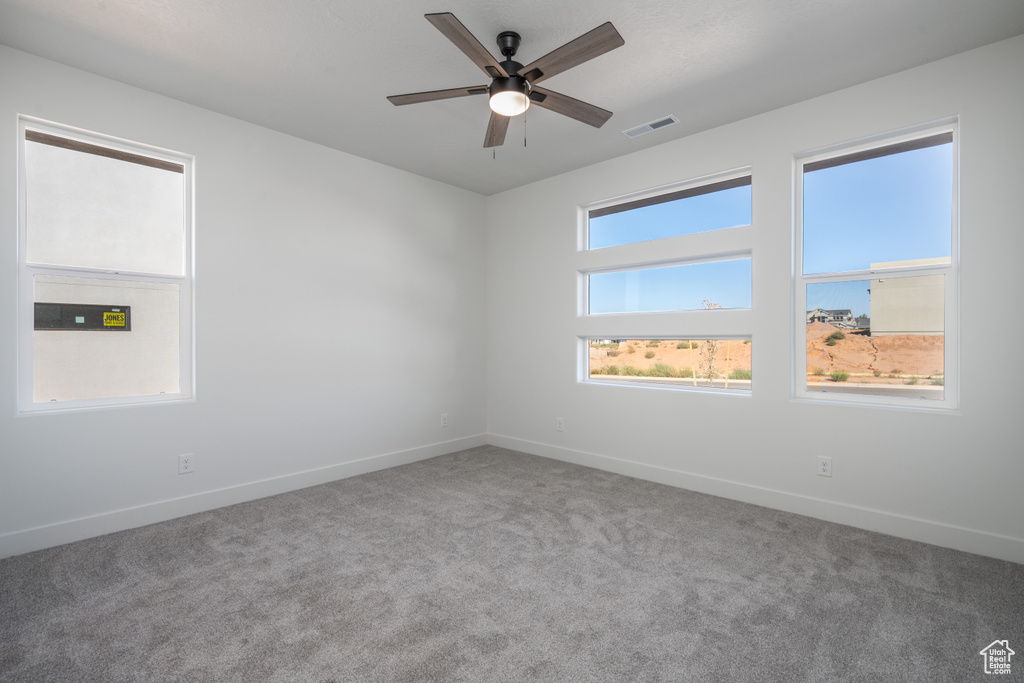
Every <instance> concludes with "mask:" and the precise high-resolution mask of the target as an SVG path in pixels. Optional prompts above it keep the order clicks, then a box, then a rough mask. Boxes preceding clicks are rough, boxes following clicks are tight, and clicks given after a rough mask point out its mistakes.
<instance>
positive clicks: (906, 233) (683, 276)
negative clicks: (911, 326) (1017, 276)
mask: <svg viewBox="0 0 1024 683" xmlns="http://www.w3.org/2000/svg"><path fill="white" fill-rule="evenodd" d="M952 147H953V146H952V144H944V145H937V146H933V147H926V148H924V149H918V150H912V151H909V152H903V153H900V154H890V155H888V156H883V157H878V158H875V159H867V160H864V161H859V162H855V163H851V164H844V165H841V166H834V167H832V168H826V169H821V170H818V171H812V172H810V173H805V174H804V207H803V208H804V272H805V274H816V273H825V272H844V271H851V270H867V269H868V268H870V266H871V264H872V263H879V262H884V261H903V260H910V259H923V258H937V257H949V256H950V255H951V253H952V244H951V232H952V231H951V221H952V210H951V207H952V200H953V196H952V187H953V175H952V174H953V158H952V154H953V149H952ZM754 182H755V183H756V182H757V178H756V177H755V178H754ZM751 215H752V214H751V188H750V186H746V187H737V188H732V189H729V190H722V191H719V192H713V193H710V194H704V195H698V196H696V197H688V198H685V199H680V200H676V201H673V202H665V203H663V204H656V205H654V206H648V207H644V208H641V209H634V210H632V211H623V212H621V213H615V214H610V215H608V216H601V217H598V218H594V219H591V220H590V222H589V229H590V234H589V245H590V248H591V249H597V248H601V247H608V246H615V245H619V244H626V243H630V242H640V241H645V240H651V239H659V238H663V237H670V236H675V235H688V234H692V233H697V232H706V231H709V230H717V229H721V228H728V227H733V226H737V225H746V224H748V223H750V222H751ZM869 287H870V281H869V280H858V281H853V282H845V283H834V284H828V285H812V286H810V287H808V291H807V308H808V309H813V308H817V307H820V308H825V309H837V308H838V309H843V308H847V309H850V310H851V311H853V314H854V315H860V314H869V313H870V310H871V308H870V297H869V295H868V291H867V290H868V288H869ZM706 297H711V298H712V299H714V300H715V301H716V302H717V303H720V304H722V306H723V307H724V308H749V307H750V305H751V270H750V259H740V260H734V261H722V262H716V263H706V264H693V265H687V266H674V267H664V268H651V269H644V270H638V271H625V272H616V273H599V274H594V275H592V276H591V278H590V312H591V313H610V312H624V311H661V310H690V309H699V308H700V307H701V301H702V300H703V299H704V298H706Z"/></svg>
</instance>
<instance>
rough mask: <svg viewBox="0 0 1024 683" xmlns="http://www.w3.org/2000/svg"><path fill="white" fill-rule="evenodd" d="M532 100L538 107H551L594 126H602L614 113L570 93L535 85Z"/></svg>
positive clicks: (556, 111)
mask: <svg viewBox="0 0 1024 683" xmlns="http://www.w3.org/2000/svg"><path fill="white" fill-rule="evenodd" d="M530 100H531V101H532V102H533V103H534V104H536V105H537V106H538V107H543V108H544V109H550V110H551V111H553V112H555V113H558V114H562V115H563V116H568V117H569V118H570V119H576V120H577V121H582V122H583V123H586V124H587V125H590V126H593V127H594V128H600V127H601V126H603V125H604V124H605V122H606V121H608V119H610V118H611V117H612V113H611V112H610V111H608V110H607V109H601V107H595V106H594V105H592V104H587V103H586V102H582V101H580V100H577V99H574V98H572V97H569V96H568V95H563V94H562V93H557V92H555V91H553V90H545V89H544V88H537V87H534V88H533V92H532V93H530Z"/></svg>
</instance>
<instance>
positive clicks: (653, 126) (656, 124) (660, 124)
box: [622, 116, 679, 138]
mask: <svg viewBox="0 0 1024 683" xmlns="http://www.w3.org/2000/svg"><path fill="white" fill-rule="evenodd" d="M676 123H679V119H677V118H676V117H675V116H665V117H663V118H660V119H658V120H657V121H651V122H650V123H645V124H643V125H642V126H634V127H632V128H628V129H626V130H624V131H622V134H623V135H625V136H626V137H627V138H638V137H640V136H641V135H647V134H648V133H653V132H654V131H656V130H658V129H659V128H664V127H666V126H671V125H674V124H676Z"/></svg>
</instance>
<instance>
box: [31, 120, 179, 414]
mask: <svg viewBox="0 0 1024 683" xmlns="http://www.w3.org/2000/svg"><path fill="white" fill-rule="evenodd" d="M26 129H28V130H36V131H41V132H43V133H49V134H51V135H56V136H60V137H63V138H67V139H70V140H76V141H79V142H83V143H86V144H90V145H98V146H102V147H108V148H111V149H114V150H119V151H123V152H127V153H130V154H135V155H140V156H145V157H149V158H153V159H158V160H161V161H168V162H171V163H174V164H180V165H182V166H183V167H184V190H185V191H184V201H185V212H184V215H185V263H184V273H183V275H181V276H180V277H179V276H173V275H152V274H148V273H136V272H126V271H118V270H108V269H101V268H87V267H72V266H54V265H52V264H43V263H30V262H28V258H27V244H28V239H27V238H28V223H27V216H26V211H25V207H26V205H27V204H26V167H25V144H26V141H25V131H26ZM193 162H194V157H193V156H191V155H187V154H182V153H179V152H174V151H171V150H167V149H161V148H158V147H153V146H149V145H144V144H141V143H136V142H130V141H127V140H124V139H121V138H116V137H113V136H109V135H104V134H101V133H94V132H91V131H86V130H83V129H80V128H74V127H71V126H66V125H62V124H59V123H55V122H52V121H45V120H42V119H38V118H35V117H31V116H24V115H20V116H19V117H18V287H17V297H18V314H17V320H18V345H17V353H18V366H17V367H18V380H17V384H18V414H19V415H32V414H43V413H55V412H67V411H77V410H87V409H97V408H112V407H121V406H132V405H143V404H152V403H177V402H183V401H193V400H194V396H195V370H194V364H193V359H194V357H195V335H194V322H195V318H194V305H193V304H194V299H193V285H194V258H193V241H194V235H193V218H194V216H193V213H194V202H193V192H194V187H193ZM36 275H55V276H63V277H86V278H92V279H100V280H116V281H122V282H152V283H165V284H176V285H178V287H179V289H178V334H179V339H178V349H179V373H180V377H179V384H178V386H179V392H178V393H176V394H156V395H145V396H114V397H107V398H94V399H73V400H67V401H57V402H37V401H35V400H34V392H33V368H34V332H35V329H34V328H35V300H34V299H35V297H34V280H33V278H34V277H35V276H36Z"/></svg>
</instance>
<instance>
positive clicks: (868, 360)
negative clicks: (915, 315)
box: [807, 323, 945, 381]
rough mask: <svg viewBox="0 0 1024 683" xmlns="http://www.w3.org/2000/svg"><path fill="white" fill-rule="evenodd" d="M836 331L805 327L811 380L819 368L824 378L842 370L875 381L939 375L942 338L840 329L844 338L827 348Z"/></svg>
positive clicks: (828, 327)
mask: <svg viewBox="0 0 1024 683" xmlns="http://www.w3.org/2000/svg"><path fill="white" fill-rule="evenodd" d="M838 330H839V328H837V327H834V326H832V325H829V324H828V323H812V324H810V325H808V326H807V372H808V374H810V375H811V376H812V378H813V377H814V375H813V373H814V371H815V370H817V369H819V368H820V369H821V370H823V371H824V374H826V375H828V374H830V373H831V372H832V371H833V370H845V371H846V372H849V373H850V375H851V376H864V377H870V378H876V377H877V379H878V381H884V380H887V379H897V380H899V379H904V378H909V377H920V378H925V377H929V376H933V377H934V376H937V375H941V374H942V367H943V354H944V342H945V337H943V336H941V335H929V334H894V335H886V336H881V337H869V336H867V335H864V334H855V333H852V332H850V331H849V330H843V332H844V333H845V334H846V338H845V339H839V340H837V341H836V344H835V346H828V344H827V341H828V336H829V335H830V334H832V333H833V332H836V331H838ZM876 373H877V374H876ZM889 375H895V376H896V377H895V378H890V377H889ZM858 379H859V377H858Z"/></svg>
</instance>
